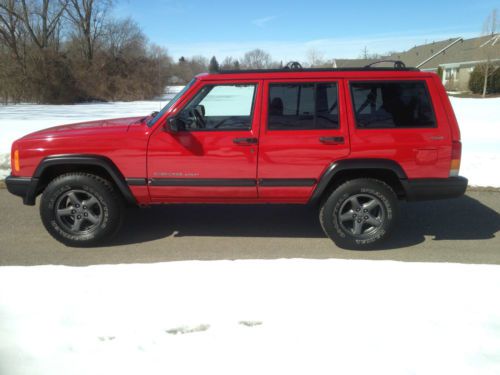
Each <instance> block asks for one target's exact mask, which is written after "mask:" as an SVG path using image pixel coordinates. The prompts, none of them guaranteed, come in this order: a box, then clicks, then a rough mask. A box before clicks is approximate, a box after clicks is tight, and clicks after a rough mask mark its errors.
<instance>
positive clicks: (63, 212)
mask: <svg viewBox="0 0 500 375" xmlns="http://www.w3.org/2000/svg"><path fill="white" fill-rule="evenodd" d="M71 211H73V208H71V207H66V208H60V209H58V210H57V211H56V214H57V216H59V217H61V216H71V215H73V213H72V212H71Z"/></svg>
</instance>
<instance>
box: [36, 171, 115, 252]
mask: <svg viewBox="0 0 500 375" xmlns="http://www.w3.org/2000/svg"><path fill="white" fill-rule="evenodd" d="M40 216H41V218H42V222H43V225H44V226H45V228H46V229H47V231H48V232H49V233H50V234H51V235H52V237H54V238H55V239H56V240H58V241H60V242H62V243H63V244H65V245H67V246H74V247H88V246H94V245H97V244H99V243H101V242H103V241H104V240H107V239H109V238H111V237H112V236H113V235H114V234H116V232H117V231H118V230H119V228H120V226H121V224H122V219H123V202H122V199H121V197H120V196H119V195H118V194H117V193H116V191H115V189H114V188H113V185H112V184H111V183H110V182H109V181H107V180H105V179H103V178H102V177H99V176H95V175H92V174H89V173H67V174H64V175H61V176H59V177H57V178H55V179H54V180H52V181H51V182H50V183H49V184H48V185H47V187H46V188H45V191H44V192H43V195H42V199H41V202H40Z"/></svg>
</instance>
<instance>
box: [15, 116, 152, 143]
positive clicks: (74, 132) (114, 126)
mask: <svg viewBox="0 0 500 375" xmlns="http://www.w3.org/2000/svg"><path fill="white" fill-rule="evenodd" d="M145 120H146V119H145V118H144V116H142V117H126V118H118V119H110V120H98V121H88V122H79V123H76V124H69V125H61V126H55V127H52V128H47V129H43V130H40V131H37V132H34V133H30V134H28V135H26V136H24V137H23V138H22V139H35V138H37V139H38V138H46V137H52V138H61V137H78V136H92V135H97V136H100V135H105V134H110V133H123V132H127V131H128V129H129V127H130V125H133V124H137V125H140V124H144V121H145Z"/></svg>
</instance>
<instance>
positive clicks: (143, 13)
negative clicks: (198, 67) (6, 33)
mask: <svg viewBox="0 0 500 375" xmlns="http://www.w3.org/2000/svg"><path fill="white" fill-rule="evenodd" d="M494 8H499V9H500V0H432V1H431V0H419V1H381V0H355V1H352V0H351V1H346V0H344V1H336V0H327V1H323V0H321V1H314V0H309V1H299V0H288V1H281V0H279V1H272V0H266V1H261V0H252V1H238V0H233V1H227V0H221V1H214V0H212V1H210V0H119V1H118V2H117V3H116V6H115V11H114V13H115V14H116V15H117V16H121V17H123V16H131V17H132V18H133V19H135V20H136V21H137V22H138V23H139V24H140V26H141V27H142V29H143V30H144V32H145V33H146V35H147V36H148V37H149V38H150V40H151V41H152V42H154V43H157V44H159V45H162V46H164V47H166V48H167V49H168V51H169V53H170V54H171V55H173V57H174V58H178V57H180V56H193V55H204V56H207V57H210V56H213V55H215V56H217V58H218V59H219V61H220V60H222V59H223V58H224V57H226V56H229V55H230V56H234V57H240V56H242V55H243V54H244V53H245V52H246V51H248V50H251V49H253V48H262V49H264V50H266V51H267V52H269V53H270V54H271V55H272V56H273V59H275V60H283V61H285V62H286V61H289V60H306V56H307V51H308V50H310V49H316V50H319V51H321V52H322V54H323V57H324V58H327V59H331V58H354V57H359V56H360V55H361V53H362V50H363V49H364V47H365V46H366V48H367V49H368V52H369V53H385V52H387V51H401V50H405V49H408V48H411V47H413V46H414V45H416V44H422V43H425V42H432V41H433V40H436V41H437V40H442V39H448V38H451V37H455V36H462V37H465V38H468V37H474V36H477V35H480V33H481V32H482V28H483V23H484V20H485V19H486V17H487V16H488V14H489V13H490V12H491V10H492V9H494Z"/></svg>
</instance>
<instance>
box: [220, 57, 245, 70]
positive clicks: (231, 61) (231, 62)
mask: <svg viewBox="0 0 500 375" xmlns="http://www.w3.org/2000/svg"><path fill="white" fill-rule="evenodd" d="M220 67H221V69H222V70H232V69H239V68H240V63H239V61H238V59H235V58H233V57H231V56H227V57H225V58H224V60H222V63H221V64H220Z"/></svg>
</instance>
